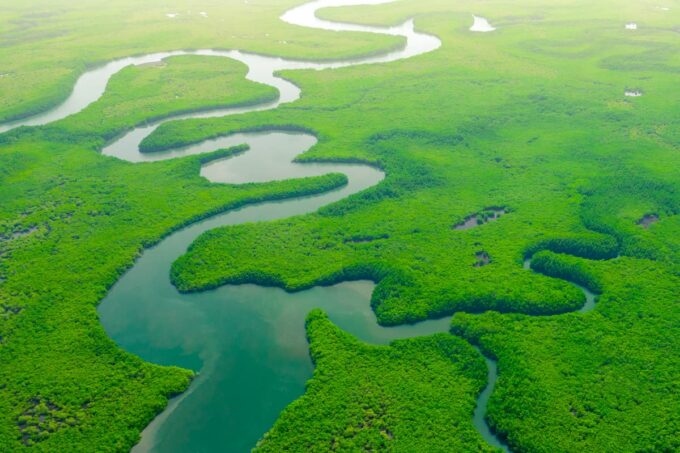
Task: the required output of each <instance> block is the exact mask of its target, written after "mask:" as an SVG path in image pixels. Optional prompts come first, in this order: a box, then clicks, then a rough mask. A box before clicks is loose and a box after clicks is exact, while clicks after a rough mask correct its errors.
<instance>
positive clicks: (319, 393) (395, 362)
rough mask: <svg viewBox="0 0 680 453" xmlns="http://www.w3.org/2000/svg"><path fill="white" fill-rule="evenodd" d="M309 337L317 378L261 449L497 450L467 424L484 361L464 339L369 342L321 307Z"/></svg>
mask: <svg viewBox="0 0 680 453" xmlns="http://www.w3.org/2000/svg"><path fill="white" fill-rule="evenodd" d="M307 336H308V338H309V341H310V349H311V354H312V358H313V359H314V361H315V363H316V370H315V372H314V378H313V379H312V380H311V381H310V382H309V384H308V387H307V393H306V394H305V396H304V397H302V398H300V399H299V400H298V401H296V402H295V403H293V404H291V405H290V406H289V407H288V408H287V409H286V410H285V411H284V412H283V414H281V418H280V419H279V421H278V422H277V423H276V425H274V427H273V428H272V430H271V431H270V432H269V433H267V434H266V435H265V437H264V439H263V440H262V441H261V442H260V444H259V445H258V448H257V449H256V451H263V452H264V451H272V452H279V451H319V452H322V451H493V449H492V448H491V447H489V446H488V445H486V443H485V442H484V440H483V439H481V437H480V436H479V434H478V433H477V432H476V431H475V430H474V429H473V428H472V426H471V424H470V423H469V418H470V413H471V412H472V410H473V409H474V405H475V396H476V395H477V394H478V393H479V392H480V391H481V390H482V388H483V387H484V384H485V379H486V366H485V365H484V361H483V360H482V358H481V357H480V356H479V354H477V353H476V351H475V350H474V349H473V348H472V347H471V346H470V345H469V344H467V343H466V342H465V341H463V340H462V339H460V338H456V337H454V336H451V335H446V334H444V333H442V334H438V335H435V336H432V337H421V338H417V339H413V340H399V341H397V342H395V343H393V344H392V345H390V346H368V345H365V344H362V343H360V342H358V341H357V340H356V339H354V338H352V337H351V336H350V335H349V334H347V333H345V332H343V331H342V330H340V329H338V328H337V327H335V326H334V325H333V324H332V323H331V322H330V321H329V320H328V317H326V316H325V315H324V314H323V312H321V311H314V312H312V313H310V314H309V317H308V318H307ZM319 401H323V404H319ZM442 426H446V427H447V429H442Z"/></svg>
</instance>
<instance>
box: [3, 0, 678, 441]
mask: <svg viewBox="0 0 680 453" xmlns="http://www.w3.org/2000/svg"><path fill="white" fill-rule="evenodd" d="M0 3H2V8H1V9H0V24H3V25H4V26H3V27H2V29H3V31H2V32H0V43H2V45H1V46H0V62H1V63H0V75H3V76H2V77H0V120H8V119H13V118H18V117H24V116H27V115H30V114H32V113H35V112H37V111H41V110H44V109H45V108H47V107H48V106H52V105H55V104H57V103H58V102H59V101H61V100H63V99H65V98H66V97H67V96H68V94H69V91H70V89H71V88H72V86H73V84H74V82H75V79H76V78H77V76H78V75H79V74H80V73H82V72H83V71H84V70H85V68H89V67H92V66H94V65H96V64H98V63H101V62H104V61H108V60H111V59H115V58H121V57H125V56H129V55H135V54H141V53H146V52H157V51H164V50H175V49H189V48H224V49H243V50H248V51H253V52H258V53H266V54H271V55H281V56H287V57H291V56H292V57H296V58H302V59H310V58H314V59H329V58H340V57H347V56H354V55H365V54H370V53H374V52H377V51H380V50H386V49H390V48H394V47H395V46H397V45H398V44H399V43H400V40H399V39H397V38H394V37H385V36H381V35H377V34H367V33H326V32H320V31H317V30H310V29H306V28H302V27H295V26H292V25H289V24H286V23H284V22H281V21H280V20H279V19H278V17H279V16H280V14H281V13H282V12H283V11H285V10H286V9H288V8H290V7H291V6H293V5H295V4H297V3H300V2H299V1H295V0H285V1H282V0H280V1H274V0H268V1H266V0H260V1H254V0H251V1H250V2H245V3H244V2H241V1H236V0H229V1H225V2H220V3H219V4H215V5H212V4H211V5H209V6H205V8H204V9H205V10H206V11H207V17H204V16H202V15H200V14H198V11H201V9H197V6H196V5H192V4H191V2H184V1H174V0H173V1H172V2H160V1H155V0H154V1H152V2H148V3H145V4H144V6H143V7H141V6H139V3H138V2H131V1H129V0H115V1H109V2H102V1H100V0H92V1H88V2H81V3H78V4H72V3H64V4H63V5H61V6H60V7H59V8H57V7H55V5H54V1H43V0H31V2H29V3H30V5H29V4H27V5H24V4H14V3H11V2H8V1H3V0H0ZM57 3H59V2H57ZM660 7H664V8H669V10H668V11H666V10H664V9H662V8H660ZM189 9H192V10H194V11H193V13H191V14H189V13H188V12H186V11H188V10H189ZM168 13H178V14H179V16H177V17H176V18H169V17H167V16H166V14H168ZM471 13H475V14H480V15H483V16H484V17H487V18H489V19H490V21H491V23H492V24H493V25H494V26H495V27H497V28H498V29H497V30H496V31H494V32H492V33H484V34H481V33H471V32H470V31H469V30H468V27H469V26H470V25H471V21H472V19H471V16H470V14H471ZM320 15H321V16H322V17H324V18H327V19H332V20H338V21H345V22H357V23H366V24H379V25H393V24H396V23H401V22H403V20H405V19H407V18H409V17H416V20H415V23H416V27H417V28H418V29H419V30H423V31H426V32H428V33H432V34H435V35H437V36H438V37H439V38H440V39H441V40H442V47H441V48H440V49H438V50H437V51H435V52H432V53H429V54H426V55H420V56H418V57H415V58H412V59H408V60H404V61H399V62H393V63H390V64H387V65H368V66H358V67H353V68H345V69H342V70H333V71H286V72H284V73H283V76H284V77H285V78H287V79H289V80H291V81H293V82H294V83H295V84H296V85H298V86H299V87H301V89H302V91H303V96H302V98H301V99H300V100H299V101H297V102H294V103H291V104H287V105H283V106H281V107H279V108H278V109H276V110H270V111H264V112H257V113H250V114H247V115H239V116H232V117H225V118H215V119H193V120H183V121H175V122H169V123H165V124H163V125H162V126H161V127H160V128H159V129H158V130H156V131H155V132H154V133H153V134H152V135H151V136H150V137H149V138H148V139H146V140H145V141H144V143H143V146H144V148H145V149H147V150H159V149H168V148H172V147H176V146H181V145H187V144H191V143H196V142H200V141H203V140H205V139H206V138H210V137H218V136H225V135H227V134H230V133H233V132H236V131H254V130H261V129H263V128H267V127H276V128H280V129H289V130H290V129H293V130H304V131H310V132H313V133H314V135H316V136H317V137H318V138H319V143H318V145H316V146H315V147H313V148H312V149H311V150H310V151H309V152H307V153H306V154H304V155H303V156H301V158H300V160H301V161H306V162H311V161H319V160H321V161H343V162H365V163H370V164H372V165H376V166H379V167H380V168H381V169H383V170H384V171H385V173H386V175H387V177H386V179H385V180H384V181H383V182H381V183H380V184H379V185H378V186H376V187H374V188H372V189H369V190H367V191H364V192H362V193H359V194H356V195H353V196H351V197H349V198H347V199H345V200H342V201H340V202H337V203H334V204H331V205H328V206H325V207H324V208H322V209H321V210H320V211H319V212H317V213H314V214H309V215H304V216H297V217H292V218H289V219H285V220H279V221H275V222H266V223H255V224H244V225H238V226H231V227H225V228H219V229H215V230H212V231H209V232H207V233H205V234H204V235H202V236H201V237H200V238H199V239H198V240H197V241H196V242H195V243H194V244H193V245H192V247H191V248H190V250H189V251H188V252H187V254H186V255H184V256H182V257H181V258H180V259H179V260H177V261H176V262H175V263H174V264H173V265H172V269H171V270H170V269H169V272H171V278H172V281H173V283H174V284H175V285H176V286H177V288H178V289H179V290H180V291H182V292H195V291H203V290H207V289H212V288H216V287H219V286H221V285H224V284H242V283H255V284H260V285H265V286H280V287H283V288H285V289H286V290H288V291H292V292H294V291H300V290H303V289H306V288H310V287H313V286H317V285H330V284H333V283H337V282H342V281H347V280H360V279H368V280H372V281H374V282H376V284H377V287H376V290H375V291H374V293H373V296H372V307H373V309H374V311H375V313H376V316H377V321H378V322H379V323H380V324H382V325H390V326H391V325H401V324H405V323H414V322H418V321H422V320H426V319H431V318H440V317H444V316H453V320H452V324H451V331H450V332H449V333H448V334H447V333H445V332H442V333H441V334H437V335H435V336H429V337H421V338H417V339H410V340H399V341H397V342H395V343H393V344H391V345H390V346H372V345H367V344H364V343H362V342H360V341H358V340H357V339H355V338H352V337H351V336H350V335H349V334H347V333H345V332H343V331H342V330H340V329H339V328H338V327H336V326H335V325H333V323H332V322H331V321H330V320H328V318H327V317H325V315H324V314H323V313H321V312H318V311H315V312H313V313H312V314H310V315H309V317H308V321H307V326H306V328H307V335H308V338H309V342H310V350H311V356H312V358H313V360H314V363H315V366H316V368H315V373H314V377H313V378H312V379H311V380H310V381H309V384H308V386H307V391H306V393H305V395H304V396H302V397H301V398H300V399H298V400H297V401H295V402H293V403H292V404H291V405H290V406H289V407H288V408H287V409H286V410H285V411H284V412H283V413H282V414H281V416H280V418H279V420H278V421H277V422H276V423H275V424H274V426H273V427H272V428H271V430H270V431H269V433H268V434H267V435H266V436H265V437H264V438H263V440H262V441H261V443H260V444H259V445H258V448H259V449H260V450H262V451H331V450H338V451H382V450H386V451H392V450H394V451H487V450H492V449H491V447H489V446H488V445H487V444H486V443H485V442H484V441H483V439H482V438H481V436H480V435H479V434H478V433H477V432H476V431H475V429H474V427H473V425H472V413H473V411H474V408H475V400H476V397H477V396H478V394H479V393H480V392H481V390H482V389H483V388H484V387H485V378H486V369H485V367H484V361H483V357H482V355H481V354H480V353H478V352H477V351H476V350H475V349H474V348H472V346H471V345H475V346H478V347H479V348H480V349H481V351H483V353H484V354H485V355H487V356H488V357H491V358H494V359H496V360H497V361H498V381H497V383H496V387H495V390H494V392H493V394H492V396H491V401H490V404H489V408H488V420H489V425H490V426H491V428H492V429H493V430H494V431H495V432H496V433H497V434H498V435H499V436H500V437H501V438H502V439H505V440H507V443H508V445H509V446H510V447H511V448H512V451H517V452H571V451H579V450H581V451H602V452H609V451H612V452H614V451H615V452H672V451H678V450H679V449H680V416H679V415H678V414H680V388H679V387H678V370H680V354H679V353H678V351H680V329H679V328H678V327H679V326H680V215H679V214H680V107H679V106H680V90H678V77H679V73H680V59H679V58H680V57H679V55H680V33H678V32H679V31H680V3H678V2H677V1H672V2H671V1H664V2H659V4H658V5H657V2H626V1H621V0H606V1H602V2H585V1H581V0H559V1H555V2H546V1H541V2H539V1H536V0H522V1H520V2H506V1H489V2H484V3H481V4H479V3H476V2H471V1H461V2H450V1H443V0H401V1H398V2H395V3H394V4H385V5H375V6H362V7H351V8H337V9H335V8H334V9H328V10H322V12H321V13H320ZM84 19H87V20H84ZM629 21H635V22H636V23H637V24H638V29H637V30H626V29H625V28H624V24H625V23H627V22H629ZM206 24H209V25H210V26H206ZM245 74H246V67H245V66H244V65H242V64H241V63H238V62H235V61H232V60H227V59H223V58H209V57H198V56H184V57H174V58H171V59H168V60H166V61H165V62H164V63H163V64H160V65H148V66H140V67H129V68H126V69H124V70H123V71H121V72H120V73H118V74H116V75H115V76H114V77H113V78H112V79H111V81H110V83H109V85H108V87H107V91H106V94H105V95H104V96H103V97H102V98H101V99H100V100H99V101H97V102H96V103H94V104H92V105H91V106H89V107H88V108H86V109H85V110H83V111H82V112H80V113H78V114H76V115H73V116H71V117H68V118H66V119H64V120H61V121H58V122H56V123H53V124H50V125H47V126H42V127H37V128H22V129H17V130H14V131H10V132H8V133H5V134H2V135H0V187H1V188H2V190H1V191H0V451H21V450H22V449H28V448H33V449H37V450H39V451H128V450H129V449H130V448H131V447H132V446H133V445H134V444H135V443H136V442H137V440H138V438H139V435H140V433H141V431H142V430H143V429H144V427H145V426H146V425H147V424H148V423H149V422H150V421H151V420H152V419H153V418H154V416H156V415H157V414H158V413H159V412H160V411H161V410H162V409H163V408H164V407H165V406H166V404H167V400H168V397H169V396H172V395H175V394H178V393H180V392H182V391H183V390H185V389H186V388H187V386H188V384H189V383H190V382H191V380H192V379H193V377H194V373H193V372H192V371H189V370H184V369H180V368H173V367H161V366H157V365H153V364H150V363H145V362H143V361H142V360H141V359H139V358H138V357H135V356H133V355H131V354H128V353H126V352H124V351H123V350H122V349H120V348H119V347H118V346H116V345H115V344H114V343H113V342H112V341H111V340H110V339H109V338H108V337H107V335H106V333H105V332H104V330H103V329H102V327H101V325H100V323H99V319H98V316H97V312H96V306H97V304H98V303H99V302H100V301H101V299H102V298H103V297H104V296H105V295H106V293H107V291H108V290H109V289H110V287H111V286H112V285H113V284H114V283H115V282H116V281H117V280H118V279H119V278H120V277H121V275H122V274H123V273H124V271H125V270H126V269H129V268H130V267H131V266H132V265H133V263H134V260H135V257H137V256H138V255H139V254H140V252H141V251H142V250H143V249H144V248H146V247H149V246H151V245H152V244H155V243H157V242H158V241H159V240H161V238H163V237H165V236H167V235H169V234H170V233H171V232H173V231H176V230H177V229H178V228H180V227H181V226H183V225H187V224H189V223H191V222H194V221H196V220H198V219H201V218H205V217H207V216H210V215H211V214H214V213H217V212H222V211H225V210H228V209H232V208H235V207H237V206H243V205H245V204H249V203H254V202H257V201H262V200H273V199H283V198H291V197H295V196H300V195H303V194H311V193H318V192H322V191H326V190H329V189H331V188H336V187H339V186H341V185H343V184H344V183H345V178H344V177H342V176H340V175H337V174H336V175H327V176H323V177H317V178H307V179H304V180H289V181H282V182H270V183H263V184H246V185H241V186H234V185H218V184H211V183H209V182H208V181H207V180H205V179H203V178H201V177H200V176H199V171H200V167H201V162H202V161H204V160H205V159H206V156H205V155H203V156H200V157H186V158H180V159H174V160H168V161H163V162H154V163H144V164H130V163H126V162H122V161H119V160H117V159H114V158H110V157H105V156H102V155H101V154H100V153H99V151H100V150H101V148H102V147H103V146H104V145H105V144H106V143H108V142H110V140H112V139H113V138H115V137H118V136H119V135H121V134H122V133H123V132H125V131H127V130H129V129H131V128H133V127H134V126H136V125H139V124H143V123H144V122H147V121H151V120H154V119H158V118H164V117H167V116H170V115H172V114H177V113H180V112H189V111H195V110H198V109H201V110H202V109H212V108H217V107H224V106H235V105H252V104H256V103H260V102H263V101H267V100H272V99H274V98H275V97H276V92H275V91H274V90H273V89H272V88H270V87H267V86H264V85H258V84H255V83H253V82H249V81H247V80H245ZM626 90H640V91H641V92H642V93H643V95H642V96H641V97H626V96H624V92H625V91H626ZM215 151H217V150H215ZM237 151H243V150H242V149H231V150H226V151H225V150H221V151H217V152H218V153H219V154H218V156H220V157H224V156H225V155H228V154H230V153H235V152H237ZM213 157H214V156H213ZM208 158H210V156H208ZM501 208H502V209H504V210H505V211H506V212H505V214H504V215H502V216H501V217H499V218H498V219H496V220H494V221H491V222H488V223H483V222H481V223H480V224H479V225H477V226H475V227H473V228H470V229H465V230H459V229H456V228H455V227H456V225H459V224H461V223H462V222H464V221H465V220H466V219H468V218H470V217H471V216H474V215H483V213H485V212H487V213H488V212H489V211H490V210H492V209H501ZM650 215H654V216H656V217H657V218H658V220H657V221H654V222H652V223H651V224H649V225H643V224H640V222H641V221H642V220H643V219H644V218H645V216H650ZM480 257H486V258H488V262H487V261H485V260H484V259H482V262H481V265H480ZM527 258H533V262H532V267H533V269H534V270H535V271H536V272H531V271H530V270H527V269H524V268H523V262H524V261H525V259H527ZM570 282H573V283H577V284H580V285H582V286H584V287H586V288H588V289H590V290H592V291H593V292H595V293H597V294H598V295H599V297H598V300H597V305H596V308H595V309H594V310H593V311H591V312H589V313H577V311H578V309H579V308H580V307H581V306H582V305H583V303H584V296H583V293H582V292H581V291H580V290H578V289H577V288H576V287H575V286H573V285H572V284H571V283H570ZM160 309H162V307H161V308H160Z"/></svg>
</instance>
